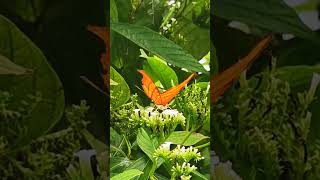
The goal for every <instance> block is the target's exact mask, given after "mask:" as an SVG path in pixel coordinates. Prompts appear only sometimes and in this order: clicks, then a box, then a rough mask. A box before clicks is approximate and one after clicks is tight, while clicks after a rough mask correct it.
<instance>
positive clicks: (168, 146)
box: [161, 142, 172, 150]
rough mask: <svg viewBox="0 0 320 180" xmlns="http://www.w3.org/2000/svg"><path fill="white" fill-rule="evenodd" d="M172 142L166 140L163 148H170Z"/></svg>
mask: <svg viewBox="0 0 320 180" xmlns="http://www.w3.org/2000/svg"><path fill="white" fill-rule="evenodd" d="M171 144H172V142H165V143H163V144H162V145H161V147H162V148H163V149H168V150H170V145H171Z"/></svg>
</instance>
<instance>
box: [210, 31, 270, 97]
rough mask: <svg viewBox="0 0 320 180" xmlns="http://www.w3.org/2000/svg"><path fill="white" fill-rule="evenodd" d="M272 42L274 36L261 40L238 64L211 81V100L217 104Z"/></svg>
mask: <svg viewBox="0 0 320 180" xmlns="http://www.w3.org/2000/svg"><path fill="white" fill-rule="evenodd" d="M271 41H272V35H269V36H267V37H265V38H264V39H263V40H261V41H260V42H259V43H258V44H257V45H256V46H255V47H254V48H253V49H252V50H251V51H250V53H249V54H248V55H247V56H245V57H244V58H242V59H240V60H239V61H238V62H237V63H236V64H234V65H232V66H231V67H230V68H228V69H226V70H225V71H223V72H221V73H220V74H218V75H216V76H214V77H213V78H212V79H211V84H212V87H213V88H212V89H211V100H212V101H213V102H216V101H217V99H218V97H219V96H221V95H222V94H223V93H224V92H225V91H226V90H227V89H228V88H229V87H230V86H231V84H232V82H233V81H234V80H236V79H238V78H239V76H240V74H241V73H242V72H243V71H245V70H246V69H247V68H248V66H249V65H250V64H251V63H252V62H253V61H254V60H256V59H257V58H258V57H259V55H260V54H261V53H262V52H263V51H264V50H265V49H266V48H267V47H268V45H269V44H270V42H271Z"/></svg>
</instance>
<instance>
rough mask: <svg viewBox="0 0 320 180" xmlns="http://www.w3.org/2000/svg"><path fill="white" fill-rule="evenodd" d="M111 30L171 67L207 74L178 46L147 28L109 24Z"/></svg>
mask: <svg viewBox="0 0 320 180" xmlns="http://www.w3.org/2000/svg"><path fill="white" fill-rule="evenodd" d="M111 29H112V30H113V31H116V32H117V33H119V34H121V35H123V36H125V37H126V38H128V39H130V40H131V41H133V42H134V43H136V44H137V45H139V46H140V47H142V48H145V49H146V50H148V51H150V52H151V53H154V54H155V55H157V56H159V57H160V58H161V59H163V60H165V61H167V62H168V63H170V64H172V65H175V66H178V67H180V68H186V69H188V70H192V71H196V72H203V73H207V72H206V70H205V69H204V68H203V67H202V65H201V64H200V63H199V62H198V61H197V60H196V59H195V58H194V57H192V56H191V55H190V54H188V53H187V52H185V51H184V50H183V49H182V48H181V47H180V46H178V45H176V44H175V43H173V42H172V41H170V40H168V39H166V38H165V37H163V36H161V35H160V34H159V33H157V32H155V31H152V30H151V29H149V28H147V27H143V26H137V25H132V24H125V23H111Z"/></svg>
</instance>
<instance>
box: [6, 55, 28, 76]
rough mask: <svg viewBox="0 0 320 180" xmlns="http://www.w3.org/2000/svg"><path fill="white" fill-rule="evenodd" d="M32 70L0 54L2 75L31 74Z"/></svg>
mask: <svg viewBox="0 0 320 180" xmlns="http://www.w3.org/2000/svg"><path fill="white" fill-rule="evenodd" d="M30 71H31V70H30V69H26V68H24V67H22V66H19V65H17V64H15V63H13V62H12V61H10V60H9V59H8V58H6V57H4V56H2V55H0V75H26V74H30Z"/></svg>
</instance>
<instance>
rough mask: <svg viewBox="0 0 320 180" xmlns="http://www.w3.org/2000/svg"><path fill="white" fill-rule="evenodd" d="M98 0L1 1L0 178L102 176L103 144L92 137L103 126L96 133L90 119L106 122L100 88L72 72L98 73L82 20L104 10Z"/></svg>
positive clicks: (104, 170)
mask: <svg viewBox="0 0 320 180" xmlns="http://www.w3.org/2000/svg"><path fill="white" fill-rule="evenodd" d="M97 2H98V1H92V3H90V4H89V5H88V4H87V3H83V2H81V1H78V2H77V4H73V3H70V1H63V2H62V1H57V2H49V1H37V0H32V1H24V0H23V1H6V0H5V1H1V2H0V13H1V15H0V37H1V42H0V84H1V85H0V107H1V108H0V109H1V110H0V127H1V128H0V129H1V130H0V141H1V142H0V149H1V150H0V177H1V179H88V180H89V179H92V180H93V179H107V176H108V174H107V169H108V164H107V154H108V153H107V147H106V145H105V143H104V142H103V143H102V142H101V141H100V140H98V139H97V138H96V137H98V138H99V139H103V137H105V136H106V135H105V134H106V133H105V128H103V127H102V128H103V134H102V135H101V134H99V133H100V132H99V130H97V129H99V128H97V127H100V126H96V127H95V128H94V129H95V131H92V127H91V126H93V125H94V124H99V123H100V124H104V123H105V116H102V115H101V114H100V115H99V110H97V109H98V108H96V107H99V106H100V105H101V103H99V100H97V94H98V97H101V96H99V94H100V93H97V92H96V91H95V90H93V91H92V89H93V88H92V89H90V88H88V87H84V86H83V84H84V83H83V82H82V80H81V78H80V77H79V76H80V74H81V75H84V74H85V75H88V76H89V77H90V79H91V78H93V79H94V78H98V79H100V74H99V69H98V66H96V65H95V64H96V63H95V62H94V60H95V59H97V60H98V59H99V54H100V52H98V49H99V47H98V45H97V41H96V39H93V36H92V35H91V34H89V33H88V32H87V31H86V28H85V26H86V25H88V24H89V23H92V24H93V23H97V22H96V21H97V20H93V19H97V18H96V17H95V16H99V14H103V9H101V11H98V10H97V7H99V5H98V6H96V5H97V4H99V3H97ZM62 7H63V8H62ZM100 7H102V6H100ZM70 8H73V14H74V15H72V16H71V15H70V14H69V12H70ZM81 8H82V9H85V10H88V9H90V8H92V9H95V11H91V12H94V14H91V15H88V13H84V11H82V10H81ZM78 10H81V11H80V12H81V16H79V14H78V13H77V11H78ZM87 12H89V11H87ZM99 12H100V13H99ZM97 14H98V15H97ZM74 17H76V18H77V19H78V18H79V19H80V20H79V21H77V22H75V20H74V19H75V18H74ZM83 17H87V18H86V19H85V18H83ZM88 17H89V18H88ZM101 17H103V16H100V18H101ZM102 19H103V23H105V22H104V21H105V18H104V17H103V18H102ZM80 21H81V22H80ZM57 22H59V23H57ZM73 35H74V37H75V38H73ZM62 36H64V37H62ZM90 41H91V42H90ZM95 41H96V42H95ZM95 43H96V44H95ZM85 46H87V47H91V48H84V49H87V50H88V51H82V52H81V51H79V49H81V48H82V47H85ZM66 52H67V53H66ZM68 54H69V55H71V57H70V56H69V55H68ZM68 56H69V57H68ZM73 60H74V61H73ZM87 60H90V63H86V62H89V61H87ZM72 61H73V62H72ZM65 62H67V63H66V64H64V63H65ZM75 64H76V66H75ZM75 67H76V68H75ZM70 69H72V70H70ZM90 71H91V75H90ZM92 72H94V73H92ZM94 74H96V75H94ZM92 75H93V76H92ZM100 80H101V79H100ZM70 87H72V88H75V89H74V90H71V89H72V88H71V89H70ZM88 89H89V90H88ZM75 90H76V93H75ZM90 95H91V96H90ZM88 96H89V97H88ZM83 98H86V99H87V100H86V101H82V102H81V103H80V105H73V104H74V103H78V102H79V101H80V99H83ZM95 98H96V99H95ZM100 99H101V100H102V101H105V100H106V99H107V98H106V97H105V96H103V98H100ZM65 100H66V101H65ZM93 101H94V103H93ZM86 102H88V103H89V104H91V106H92V108H90V109H89V107H88V105H87V103H86ZM101 112H102V111H101ZM101 119H103V122H102V123H101V122H100V120H101ZM93 120H94V121H93ZM89 122H90V125H88V124H89ZM92 124H93V125H92ZM91 133H93V134H94V135H92V134H91ZM90 146H91V147H90ZM87 148H91V149H89V150H87ZM87 157H89V159H86V158H87ZM91 165H92V166H91Z"/></svg>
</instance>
